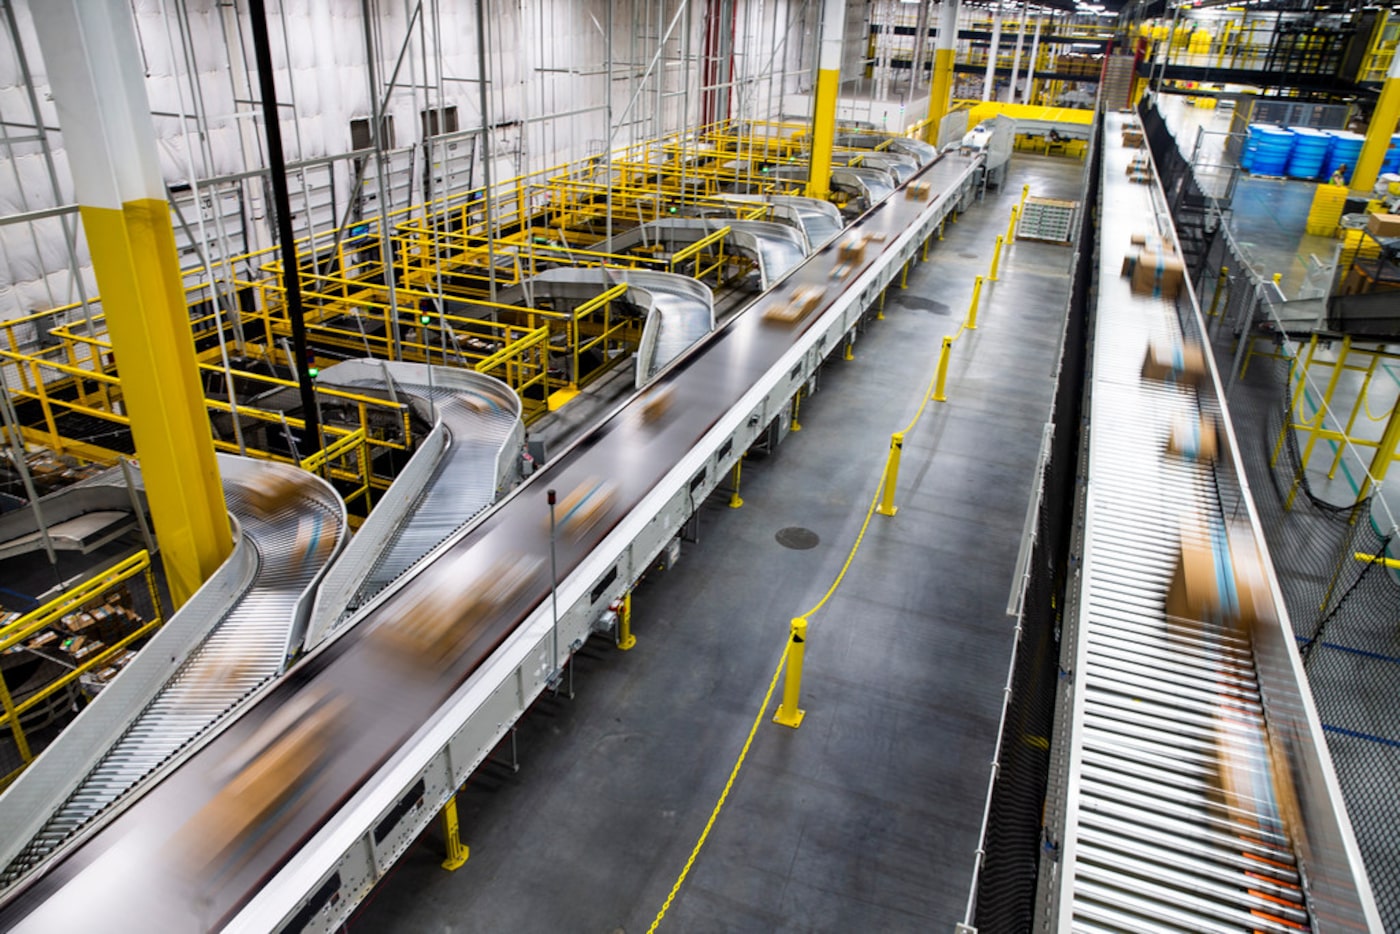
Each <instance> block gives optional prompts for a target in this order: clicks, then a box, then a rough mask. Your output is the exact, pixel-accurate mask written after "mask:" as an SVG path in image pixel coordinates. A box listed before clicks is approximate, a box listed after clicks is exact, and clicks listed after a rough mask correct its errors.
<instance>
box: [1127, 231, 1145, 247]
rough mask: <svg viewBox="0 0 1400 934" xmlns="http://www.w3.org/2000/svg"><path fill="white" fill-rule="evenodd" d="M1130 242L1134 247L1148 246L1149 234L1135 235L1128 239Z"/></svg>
mask: <svg viewBox="0 0 1400 934" xmlns="http://www.w3.org/2000/svg"><path fill="white" fill-rule="evenodd" d="M1128 242H1129V243H1131V244H1132V245H1133V246H1147V234H1144V233H1135V234H1133V235H1132V236H1131V237H1129V238H1128Z"/></svg>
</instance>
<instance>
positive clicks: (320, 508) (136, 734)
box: [0, 455, 345, 884]
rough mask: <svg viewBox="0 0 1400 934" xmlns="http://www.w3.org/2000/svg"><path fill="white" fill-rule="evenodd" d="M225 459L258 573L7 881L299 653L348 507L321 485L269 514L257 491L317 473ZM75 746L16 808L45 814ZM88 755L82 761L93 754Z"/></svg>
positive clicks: (20, 793) (53, 752)
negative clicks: (298, 641)
mask: <svg viewBox="0 0 1400 934" xmlns="http://www.w3.org/2000/svg"><path fill="white" fill-rule="evenodd" d="M219 461H220V470H221V473H222V475H223V478H224V496H225V499H226V500H227V502H228V507H229V510H230V512H232V513H233V514H234V515H235V516H236V517H238V520H239V527H240V529H241V532H242V535H243V536H244V539H245V541H246V542H247V544H248V545H249V546H250V547H251V548H252V550H253V552H254V556H255V569H254V570H253V574H252V577H251V579H250V580H249V581H248V582H247V587H246V589H245V590H243V592H242V593H241V594H240V595H239V596H238V598H237V599H235V600H234V601H233V602H232V603H231V604H229V605H228V607H227V610H226V612H224V614H223V616H222V618H221V619H219V620H218V621H217V622H215V623H214V625H213V627H212V629H211V630H210V631H209V634H208V636H207V637H205V638H204V639H203V640H202V641H201V643H200V644H199V646H198V647H197V648H195V649H194V650H193V651H192V652H191V653H190V654H189V657H188V659H187V660H186V661H185V662H184V664H183V665H181V666H180V667H179V669H178V671H177V672H176V673H175V676H174V677H173V678H172V679H171V680H170V681H169V683H168V684H167V685H166V686H165V687H164V688H163V689H162V690H160V691H159V692H158V693H157V694H156V695H155V696H154V697H153V698H151V700H150V701H149V703H147V704H146V705H145V706H144V708H143V709H141V711H140V713H139V714H137V715H136V716H135V718H134V719H132V720H131V721H130V722H129V725H127V726H126V728H125V729H124V731H123V732H122V733H121V734H120V737H119V738H114V740H115V741H114V742H112V744H111V745H110V747H109V748H107V749H106V752H105V754H103V755H102V758H101V759H100V760H99V761H98V762H97V763H96V765H95V766H94V767H93V768H92V770H91V771H90V772H88V773H87V775H86V776H85V777H83V778H82V780H81V782H79V783H78V784H77V786H76V788H74V789H73V790H72V793H71V794H69V795H67V797H66V800H62V801H61V804H60V803H58V802H55V804H56V805H57V806H56V808H55V809H54V810H53V812H52V815H51V816H50V817H49V818H48V820H47V821H46V823H45V824H44V825H43V827H42V829H40V830H39V832H38V833H36V834H35V835H34V837H33V838H32V840H31V841H30V842H29V844H28V845H27V846H26V847H25V848H24V849H23V851H21V852H20V853H19V854H18V855H16V856H15V857H14V858H13V859H12V860H11V861H10V862H9V864H8V866H7V867H6V869H5V873H4V876H3V877H0V878H2V879H3V882H4V884H10V883H12V882H13V881H14V880H15V879H16V878H18V877H19V876H21V875H22V874H24V873H25V872H27V871H29V870H30V869H31V868H33V867H34V866H35V865H36V864H37V863H38V862H39V861H41V860H42V859H43V858H44V857H46V856H47V855H48V854H49V853H51V852H52V851H53V850H54V849H55V848H57V847H59V846H60V845H62V844H63V843H64V841H66V840H68V839H69V838H71V837H72V836H73V835H74V834H76V833H78V832H79V831H81V830H82V829H83V828H85V827H87V826H88V825H89V824H90V823H91V822H92V821H93V820H95V819H96V818H98V817H99V816H100V815H102V814H103V813H105V812H106V811H107V810H108V809H109V808H111V807H112V806H113V805H114V804H116V803H117V802H118V801H120V800H122V799H123V797H125V796H126V795H128V794H129V793H131V792H132V791H134V790H136V789H138V788H139V787H140V785H141V783H142V782H143V781H144V780H145V779H146V778H147V776H149V775H151V773H153V772H155V771H156V770H157V769H158V768H160V767H161V766H162V765H163V764H165V763H166V762H167V761H169V760H170V759H171V758H172V757H173V756H175V755H176V754H178V753H179V752H180V750H182V749H184V748H185V747H186V746H187V745H189V744H190V743H191V742H193V741H194V740H195V739H196V738H197V737H199V736H200V735H201V734H203V733H205V732H206V731H208V730H210V729H211V728H213V727H214V726H215V725H216V724H217V723H218V722H219V721H220V720H221V718H223V717H224V716H225V715H226V714H228V712H229V711H231V710H232V709H233V708H234V707H235V706H236V705H237V704H238V703H239V702H240V701H241V700H242V699H243V698H245V697H247V696H248V695H249V694H251V693H252V692H253V691H254V690H256V689H257V688H258V687H259V686H260V685H262V684H264V683H265V682H267V681H268V680H269V679H270V678H272V677H274V676H275V675H277V674H278V673H279V672H280V671H281V670H282V666H283V664H284V662H285V661H286V659H287V657H288V654H289V651H290V649H291V646H289V639H291V638H292V635H293V629H294V626H295V621H296V620H297V618H298V616H299V615H301V614H305V613H306V611H307V610H308V609H309V601H308V596H309V593H310V591H311V588H312V587H313V586H314V584H315V582H316V581H317V580H318V579H319V578H320V576H321V573H322V571H323V570H324V568H325V566H326V564H327V563H328V562H329V561H330V559H331V558H332V557H334V555H335V553H336V552H337V550H338V549H339V547H340V544H341V539H342V537H343V536H344V534H345V514H344V508H343V506H341V504H340V500H339V497H337V496H336V494H335V493H334V491H332V490H331V489H330V488H329V487H328V486H326V485H325V484H323V483H321V482H319V481H316V480H315V479H314V478H309V479H310V480H311V482H310V483H309V484H308V485H307V486H306V487H304V488H303V490H302V491H301V492H299V493H298V495H297V496H296V497H295V498H294V499H292V500H290V501H288V502H287V503H285V504H283V505H281V506H280V507H279V508H278V509H277V510H276V511H275V512H272V513H268V514H263V513H262V512H260V511H259V510H257V509H254V508H252V507H250V506H249V505H248V504H247V502H246V501H247V499H248V497H249V491H250V490H254V491H255V490H257V489H258V488H259V487H260V486H261V485H263V484H266V483H267V482H268V479H269V478H270V477H273V476H277V475H283V474H291V475H294V476H296V477H298V478H305V475H304V474H302V473H301V472H300V471H295V469H294V468H292V467H287V466H284V465H282V464H273V463H265V462H256V461H251V460H247V459H244V458H235V457H232V456H230V455H220V457H219ZM203 611H204V607H203V606H202V605H201V604H199V603H195V604H194V612H196V613H202V612H203ZM182 625H183V620H181V619H179V618H178V614H177V618H175V619H172V620H171V621H170V622H169V623H168V624H167V627H169V628H170V630H171V634H172V635H176V634H177V633H179V631H180V630H181V628H182ZM169 641H171V640H163V639H161V638H160V636H159V635H158V636H157V637H156V638H155V639H153V640H152V641H151V643H150V645H149V646H148V647H147V649H146V652H155V653H157V654H165V653H169V652H172V651H177V650H176V649H172V648H171V647H170V646H168V645H167V644H166V643H167V642H169ZM144 654H145V653H143V655H138V660H137V662H134V663H133V666H139V665H141V664H142V661H141V659H142V658H143V656H144ZM138 677H139V675H138ZM123 687H126V685H125V684H123ZM123 703H125V698H123V697H122V692H121V691H115V690H114V691H104V692H103V693H102V694H100V695H98V697H97V699H96V700H94V701H93V703H92V704H90V705H89V708H88V710H87V711H86V712H85V714H84V715H85V716H86V717H87V718H88V720H89V721H92V720H103V719H108V718H117V719H120V718H122V717H123V711H122V710H121V709H120V707H121V706H122V705H123ZM114 708H115V709H114ZM69 745H71V742H69V741H68V737H67V736H64V737H61V738H60V740H59V741H58V742H56V743H55V744H54V745H53V746H52V747H51V748H50V750H48V751H46V752H45V755H44V756H41V757H40V759H39V762H38V763H36V765H35V766H33V767H32V768H31V770H30V771H28V772H26V773H24V774H23V775H22V776H21V777H20V778H19V780H17V781H16V782H15V786H14V789H13V790H12V792H11V793H10V794H7V795H6V797H5V799H4V800H5V801H6V803H7V806H11V807H12V806H15V805H14V804H13V803H12V802H15V801H18V800H21V799H23V800H25V801H26V808H28V809H31V810H37V809H39V808H40V807H42V805H41V804H40V803H39V802H40V799H39V798H36V797H35V794H36V792H37V794H39V795H41V796H42V794H43V793H44V791H45V789H47V788H53V787H55V785H54V777H53V776H52V775H51V774H50V773H51V772H52V769H51V766H53V765H54V764H55V762H56V761H69V759H68V757H69V755H70V750H69V749H68V748H67V747H68V746H69ZM76 752H78V753H79V754H81V753H82V752H83V750H77V751H76ZM46 757H47V758H46ZM64 778H68V776H64ZM58 787H62V786H58ZM9 816H10V815H7V818H8V817H9Z"/></svg>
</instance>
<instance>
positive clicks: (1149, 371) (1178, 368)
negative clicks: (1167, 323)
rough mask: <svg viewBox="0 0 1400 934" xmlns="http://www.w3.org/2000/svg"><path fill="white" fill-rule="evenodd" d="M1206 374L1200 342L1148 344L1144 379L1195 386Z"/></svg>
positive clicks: (1204, 359)
mask: <svg viewBox="0 0 1400 934" xmlns="http://www.w3.org/2000/svg"><path fill="white" fill-rule="evenodd" d="M1139 265H1141V263H1139ZM1205 376H1206V356H1205V351H1203V350H1202V349H1201V345H1200V344H1197V343H1195V342H1194V341H1186V342H1185V343H1181V344H1177V343H1175V342H1174V341H1166V340H1154V341H1152V342H1151V343H1150V344H1148V345H1147V356H1146V357H1145V358H1144V359H1143V361H1142V378H1143V379H1152V380H1158V381H1162V382H1173V383H1185V384H1188V385H1191V386H1194V385H1196V384H1198V383H1200V382H1201V381H1202V380H1204V379H1205Z"/></svg>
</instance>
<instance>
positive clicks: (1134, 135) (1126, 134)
mask: <svg viewBox="0 0 1400 934" xmlns="http://www.w3.org/2000/svg"><path fill="white" fill-rule="evenodd" d="M1123 145H1124V146H1126V147H1128V148H1129V149H1136V148H1138V147H1139V146H1141V145H1142V131H1141V130H1124V131H1123Z"/></svg>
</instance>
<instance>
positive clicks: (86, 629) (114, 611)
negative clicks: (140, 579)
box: [25, 587, 146, 683]
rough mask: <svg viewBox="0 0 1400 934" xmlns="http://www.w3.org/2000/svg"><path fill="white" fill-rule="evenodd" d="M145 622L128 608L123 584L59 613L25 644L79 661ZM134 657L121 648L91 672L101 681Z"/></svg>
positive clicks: (128, 597) (85, 659)
mask: <svg viewBox="0 0 1400 934" xmlns="http://www.w3.org/2000/svg"><path fill="white" fill-rule="evenodd" d="M145 622H146V621H145V619H143V618H142V616H141V614H140V613H137V612H136V611H135V610H134V609H133V608H132V601H131V592H130V591H129V590H127V589H126V588H125V587H118V588H116V589H115V590H113V591H112V592H111V593H109V594H108V595H107V596H106V597H105V598H104V599H102V600H100V601H97V602H94V603H90V604H88V605H87V606H85V607H83V608H82V609H80V610H77V611H75V612H72V613H68V614H67V615H65V616H63V617H62V618H61V619H60V620H59V621H58V622H57V623H55V624H54V625H52V626H49V627H46V628H45V629H43V630H42V631H41V632H39V633H38V634H36V635H35V636H33V637H31V638H30V639H29V640H28V641H27V642H26V643H25V645H26V646H27V647H28V648H31V649H42V650H46V651H47V652H50V653H59V654H61V655H62V656H66V657H67V658H68V659H69V660H70V661H72V662H73V663H77V664H81V663H82V662H85V661H87V660H88V659H90V658H92V657H94V656H97V655H101V654H102V653H103V652H105V651H107V649H108V647H110V646H112V645H115V644H117V643H118V642H121V641H122V640H123V639H125V638H126V637H127V636H129V635H131V634H132V633H133V632H135V631H136V630H137V629H138V628H140V627H141V626H142V625H144V624H145ZM134 656H135V653H134V652H131V651H129V650H126V649H123V650H122V651H121V652H120V653H118V654H117V655H116V656H114V657H113V658H111V659H108V661H107V664H106V665H104V666H103V667H102V668H101V669H100V670H99V671H97V672H95V673H94V677H95V679H96V680H97V681H99V682H101V683H105V682H106V681H110V680H111V679H112V678H114V677H116V675H117V672H119V671H120V670H121V669H122V668H123V667H125V665H126V664H127V663H128V662H129V661H131V659H132V658H133V657H134Z"/></svg>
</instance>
